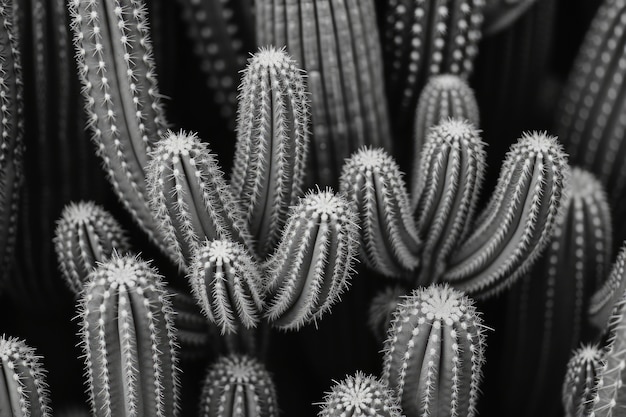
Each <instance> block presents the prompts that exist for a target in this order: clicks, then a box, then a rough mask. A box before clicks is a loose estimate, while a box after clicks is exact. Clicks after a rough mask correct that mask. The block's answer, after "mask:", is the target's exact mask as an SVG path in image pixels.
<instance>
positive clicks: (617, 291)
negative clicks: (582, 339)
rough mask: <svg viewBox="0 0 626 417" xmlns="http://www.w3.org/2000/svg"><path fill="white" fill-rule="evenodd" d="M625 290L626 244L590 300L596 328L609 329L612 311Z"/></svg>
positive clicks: (590, 316)
mask: <svg viewBox="0 0 626 417" xmlns="http://www.w3.org/2000/svg"><path fill="white" fill-rule="evenodd" d="M625 290H626V246H623V247H622V249H621V250H620V252H619V254H618V255H617V259H615V262H614V263H613V266H612V268H611V273H610V274H609V276H608V278H607V279H606V281H605V282H604V284H603V285H602V287H600V288H599V289H598V290H597V291H596V292H595V293H594V294H593V296H592V297H591V300H590V302H589V322H590V323H591V325H592V326H593V327H594V328H595V329H596V330H598V331H599V332H604V331H605V330H606V329H607V325H608V322H609V317H611V312H612V311H613V308H614V307H615V304H616V303H617V301H618V300H619V299H620V298H621V297H622V295H623V294H624V291H625Z"/></svg>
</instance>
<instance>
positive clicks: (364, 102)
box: [256, 0, 392, 186]
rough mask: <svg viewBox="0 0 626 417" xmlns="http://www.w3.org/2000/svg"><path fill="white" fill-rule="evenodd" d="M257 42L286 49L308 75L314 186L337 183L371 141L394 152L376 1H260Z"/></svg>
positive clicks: (310, 179)
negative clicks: (350, 159) (350, 161)
mask: <svg viewBox="0 0 626 417" xmlns="http://www.w3.org/2000/svg"><path fill="white" fill-rule="evenodd" d="M256 16H257V44H258V45H275V46H277V47H283V46H285V47H286V48H287V52H288V53H289V54H290V55H291V56H292V57H293V58H294V59H295V60H296V62H298V63H300V65H301V66H302V68H303V69H304V70H305V71H306V72H307V74H308V81H307V83H308V86H309V90H310V91H311V118H312V121H313V124H312V130H313V132H312V133H313V136H312V143H311V155H310V160H309V164H308V166H309V168H310V170H309V172H310V174H309V175H308V181H307V182H308V183H309V184H318V185H320V186H326V185H330V186H336V185H337V180H338V178H339V174H340V172H341V167H342V165H343V160H344V158H347V157H348V156H350V155H351V154H352V153H353V152H355V151H357V150H358V149H360V148H362V147H363V146H372V147H383V148H385V149H386V150H387V151H388V152H391V151H392V149H391V146H392V143H391V135H390V131H389V121H388V114H387V106H386V101H385V95H384V87H385V86H384V83H383V68H382V51H381V46H380V41H379V37H378V27H377V25H376V14H375V8H374V1H373V0H298V1H292V0H277V1H267V0H256Z"/></svg>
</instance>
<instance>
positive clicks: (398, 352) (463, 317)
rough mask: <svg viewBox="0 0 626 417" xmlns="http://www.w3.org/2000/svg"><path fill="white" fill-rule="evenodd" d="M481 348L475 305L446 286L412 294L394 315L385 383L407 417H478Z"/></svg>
mask: <svg viewBox="0 0 626 417" xmlns="http://www.w3.org/2000/svg"><path fill="white" fill-rule="evenodd" d="M484 348H485V334H484V332H483V325H482V320H481V318H480V317H479V315H478V313H477V311H476V309H475V307H474V303H473V301H472V300H471V299H469V298H468V297H466V296H464V295H463V293H461V292H459V291H456V290H454V289H452V288H450V287H448V286H447V285H433V286H430V287H427V288H421V289H417V290H413V292H412V293H411V295H409V296H407V297H405V298H404V300H403V302H402V303H400V305H399V306H398V309H397V310H396V312H395V314H394V319H393V321H392V323H391V329H390V331H389V334H388V337H387V340H386V341H385V349H384V352H385V354H384V355H385V356H384V365H383V378H382V379H383V381H384V382H386V383H387V384H388V385H389V386H390V387H391V389H392V390H393V391H394V392H395V394H396V395H397V397H398V398H399V400H400V406H401V407H402V411H403V412H404V414H405V415H406V417H418V416H424V415H441V416H446V415H448V416H459V417H465V416H467V417H471V416H474V415H475V414H476V403H477V400H478V394H479V387H478V385H479V383H480V379H481V367H482V364H483V360H484V359H483V353H484Z"/></svg>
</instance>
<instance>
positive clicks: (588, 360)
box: [563, 345, 604, 417]
mask: <svg viewBox="0 0 626 417" xmlns="http://www.w3.org/2000/svg"><path fill="white" fill-rule="evenodd" d="M603 360H604V352H603V350H602V349H601V348H600V347H598V346H597V345H583V346H581V347H580V348H578V349H576V350H575V351H574V353H573V354H572V357H571V358H570V360H569V362H568V363H567V374H566V375H565V381H564V382H563V408H564V409H565V417H586V416H589V413H590V412H591V409H592V408H593V397H594V396H595V394H596V391H597V385H596V384H597V382H598V381H597V380H598V372H599V371H600V369H601V368H602V365H603Z"/></svg>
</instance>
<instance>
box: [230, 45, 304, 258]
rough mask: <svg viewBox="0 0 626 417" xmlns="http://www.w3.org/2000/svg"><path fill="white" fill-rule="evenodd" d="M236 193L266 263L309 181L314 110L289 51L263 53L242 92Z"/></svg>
mask: <svg viewBox="0 0 626 417" xmlns="http://www.w3.org/2000/svg"><path fill="white" fill-rule="evenodd" d="M239 92H240V101H239V107H238V110H237V113H238V123H237V146H236V152H235V160H234V163H233V166H234V168H233V173H232V175H231V187H232V190H233V194H234V196H235V198H237V199H238V200H239V202H240V204H241V206H242V207H244V209H245V212H246V220H247V222H248V225H249V227H250V233H251V234H252V236H253V237H254V239H255V240H256V242H257V250H258V251H259V254H260V255H261V257H265V256H266V255H267V254H269V253H270V252H271V251H272V249H273V248H274V246H275V244H276V243H277V242H278V240H279V239H280V233H281V230H282V228H283V226H284V224H285V220H286V217H287V213H288V210H289V207H290V206H292V205H294V204H296V203H297V200H298V197H299V196H300V194H301V189H302V184H303V181H304V176H305V168H306V167H305V162H306V154H307V148H308V145H309V143H308V142H309V133H308V124H309V110H308V108H309V105H308V99H307V95H306V88H305V84H304V76H303V74H301V71H300V70H299V69H298V67H297V64H296V62H295V61H294V60H293V59H292V58H291V57H289V56H288V55H287V54H286V53H285V51H284V50H278V49H276V48H273V47H269V48H267V49H264V48H261V50H260V51H259V52H257V53H256V54H255V55H254V56H253V57H252V58H251V59H250V60H249V62H248V66H247V67H246V70H245V71H244V75H243V81H242V83H241V85H240V87H239Z"/></svg>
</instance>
